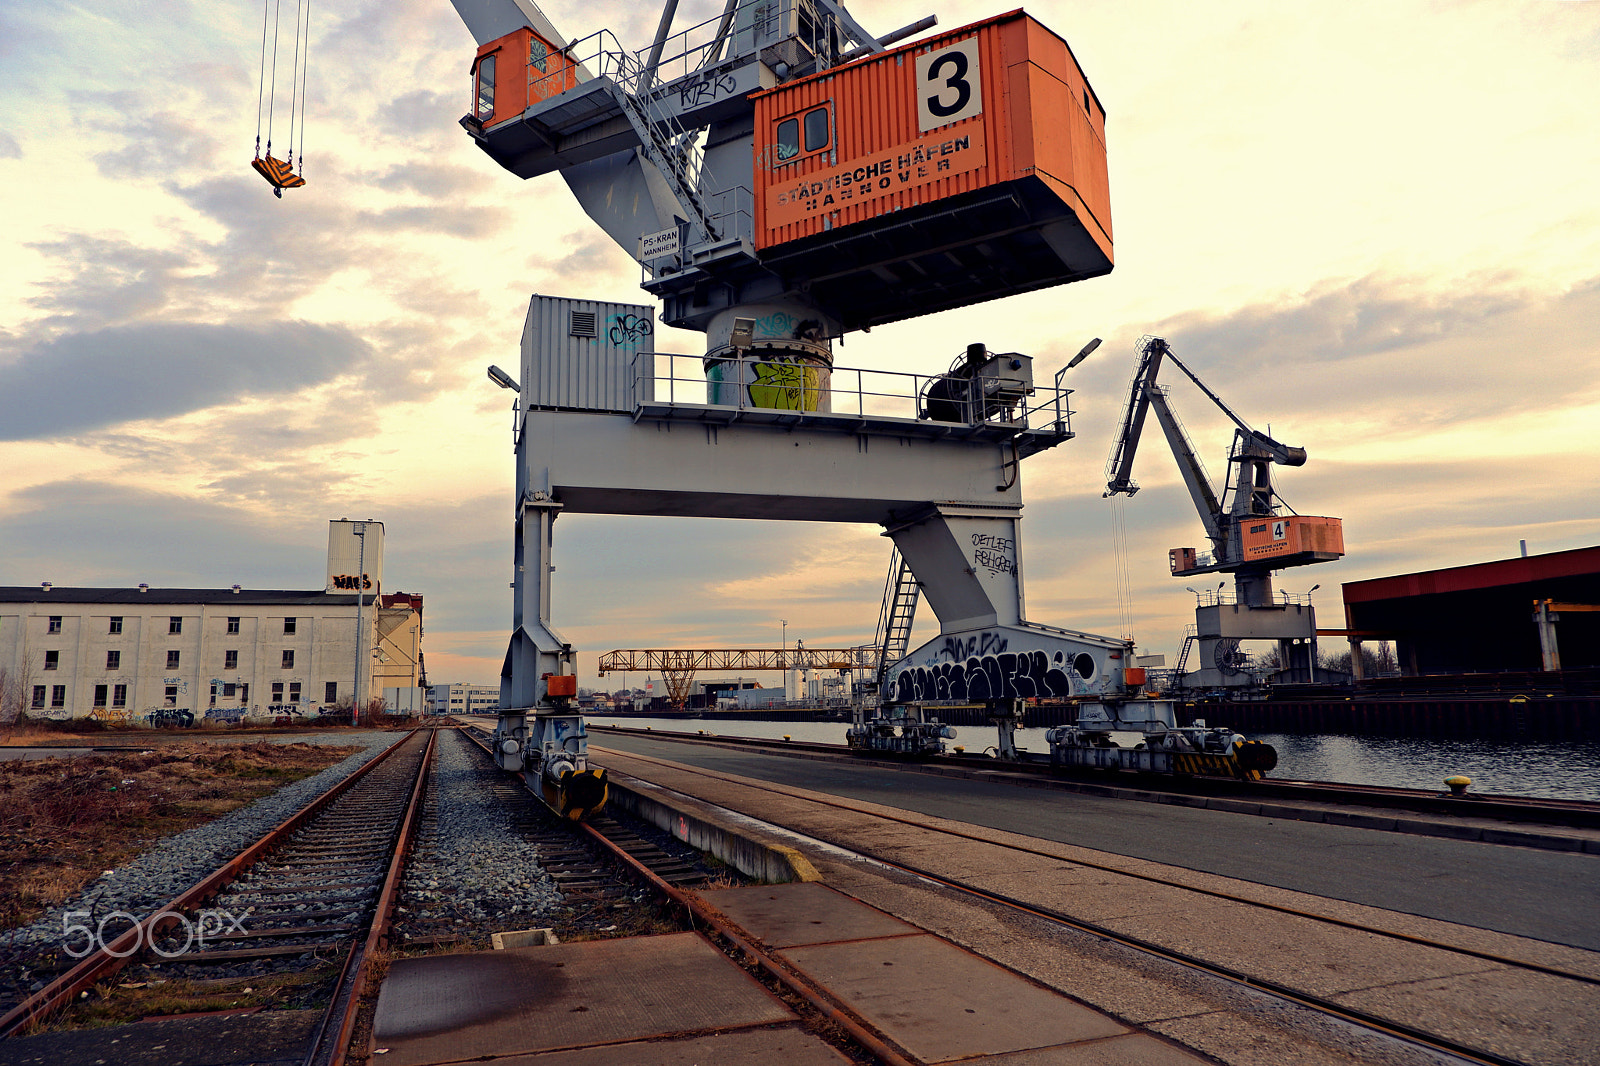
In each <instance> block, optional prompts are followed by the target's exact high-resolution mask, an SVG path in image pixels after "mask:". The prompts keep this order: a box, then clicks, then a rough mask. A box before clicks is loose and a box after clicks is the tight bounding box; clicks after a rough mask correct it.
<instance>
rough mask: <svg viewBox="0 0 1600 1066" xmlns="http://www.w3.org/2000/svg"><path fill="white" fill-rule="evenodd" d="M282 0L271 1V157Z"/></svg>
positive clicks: (269, 118)
mask: <svg viewBox="0 0 1600 1066" xmlns="http://www.w3.org/2000/svg"><path fill="white" fill-rule="evenodd" d="M281 3H282V0H273V4H272V90H271V91H270V92H269V93H268V94H267V155H268V156H269V157H270V156H271V155H272V114H273V108H274V106H275V105H276V104H277V100H278V26H279V10H278V9H279V6H280V4H281Z"/></svg>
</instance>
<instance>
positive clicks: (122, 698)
mask: <svg viewBox="0 0 1600 1066" xmlns="http://www.w3.org/2000/svg"><path fill="white" fill-rule="evenodd" d="M127 705H128V686H127V685H112V686H111V706H113V707H126V706H127Z"/></svg>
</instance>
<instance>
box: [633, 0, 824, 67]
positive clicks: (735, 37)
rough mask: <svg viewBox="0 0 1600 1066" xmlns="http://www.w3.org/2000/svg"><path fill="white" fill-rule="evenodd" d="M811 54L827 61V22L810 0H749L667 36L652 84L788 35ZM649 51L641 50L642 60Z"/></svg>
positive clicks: (768, 43)
mask: <svg viewBox="0 0 1600 1066" xmlns="http://www.w3.org/2000/svg"><path fill="white" fill-rule="evenodd" d="M791 37H792V38H793V39H795V40H796V41H797V42H798V43H799V44H800V45H801V46H802V47H804V48H805V49H807V50H808V51H809V52H810V53H811V54H812V55H813V56H823V57H824V59H825V65H826V62H827V61H831V42H830V39H829V35H828V20H827V19H826V18H825V17H824V16H822V15H821V14H820V13H819V12H818V11H817V9H816V6H815V5H814V4H812V3H811V2H810V0H747V2H746V3H742V4H739V5H738V6H736V7H735V8H734V9H733V11H732V12H731V18H730V17H729V16H728V15H726V14H718V15H715V16H713V17H712V18H708V19H706V20H705V21H704V22H700V23H696V24H695V25H693V26H690V27H689V28H688V29H685V30H680V31H678V32H677V33H674V34H672V35H671V36H670V37H668V38H667V39H666V40H665V41H664V42H663V43H662V47H661V58H660V60H659V61H658V62H657V66H656V76H655V79H654V80H655V82H656V83H660V82H668V81H674V80H676V79H678V78H683V77H687V76H689V75H690V74H693V73H695V72H696V71H700V70H704V69H705V68H706V67H709V66H712V65H714V64H716V63H719V62H721V61H722V60H724V59H732V58H736V57H738V56H741V55H747V54H750V53H753V52H756V51H758V50H759V49H761V48H763V47H766V46H768V45H772V44H775V43H776V42H778V41H780V40H784V39H786V38H791ZM648 52H649V49H643V50H641V51H640V53H639V55H640V56H641V64H642V63H643V62H644V60H645V58H647V55H648Z"/></svg>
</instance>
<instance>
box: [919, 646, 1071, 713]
mask: <svg viewBox="0 0 1600 1066" xmlns="http://www.w3.org/2000/svg"><path fill="white" fill-rule="evenodd" d="M1096 672H1097V668H1096V666H1095V661H1094V657H1093V656H1091V655H1088V654H1085V653H1082V652H1080V653H1079V654H1077V655H1075V656H1073V657H1072V658H1071V659H1068V658H1067V656H1066V653H1065V652H1060V651H1058V652H1056V653H1055V655H1054V656H1053V657H1052V656H1050V655H1048V654H1046V653H1045V652H1042V651H1022V652H1008V651H1007V652H999V653H997V654H991V655H973V656H970V657H968V658H967V659H966V660H965V661H953V660H947V661H944V662H936V663H931V664H929V665H927V666H909V667H907V668H906V669H904V670H902V671H901V672H900V675H899V677H897V678H896V679H895V685H896V689H895V700H896V702H899V703H917V702H922V701H926V700H973V701H976V700H1004V699H1023V700H1031V699H1041V698H1049V697H1058V698H1066V697H1069V696H1072V695H1074V694H1077V693H1080V692H1083V691H1085V690H1086V684H1087V682H1088V681H1090V680H1091V679H1093V678H1094V676H1095V673H1096Z"/></svg>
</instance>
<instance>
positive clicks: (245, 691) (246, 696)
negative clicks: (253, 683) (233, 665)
mask: <svg viewBox="0 0 1600 1066" xmlns="http://www.w3.org/2000/svg"><path fill="white" fill-rule="evenodd" d="M239 702H240V703H249V702H250V683H249V682H248V681H247V682H245V683H244V684H242V685H240V686H239Z"/></svg>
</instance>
